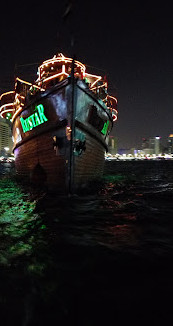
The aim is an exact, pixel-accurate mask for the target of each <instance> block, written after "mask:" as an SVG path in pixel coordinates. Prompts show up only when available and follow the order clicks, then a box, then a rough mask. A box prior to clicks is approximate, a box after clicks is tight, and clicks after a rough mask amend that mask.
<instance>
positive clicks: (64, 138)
mask: <svg viewBox="0 0 173 326" xmlns="http://www.w3.org/2000/svg"><path fill="white" fill-rule="evenodd" d="M73 87H74V88H73ZM72 96H73V97H74V98H73V100H74V102H73V101H72ZM72 103H73V105H74V107H73V105H72ZM72 117H73V121H72ZM111 128H112V119H111V116H110V114H109V112H107V110H106V108H105V106H104V103H102V102H101V101H100V100H98V99H97V98H96V97H95V96H94V95H93V94H92V93H91V91H89V89H88V88H87V85H85V83H83V82H81V81H77V80H75V85H72V83H71V80H67V81H65V82H62V83H60V84H59V85H58V86H56V87H53V88H52V89H51V90H49V91H48V92H44V93H43V94H37V95H36V96H35V97H33V98H31V99H29V100H28V102H27V104H26V105H25V107H24V108H23V109H22V111H21V112H20V113H19V114H18V115H16V117H15V119H14V121H13V139H14V154H15V166H16V173H17V174H18V175H20V176H21V177H23V178H24V179H29V180H30V181H31V182H32V183H34V184H36V185H39V186H46V187H47V188H48V189H51V190H52V189H53V190H57V191H58V192H63V193H64V192H69V191H73V192H74V191H75V190H76V189H78V188H80V187H83V186H84V185H87V184H88V183H90V182H92V181H93V180H98V179H99V178H101V176H102V174H103V169H104V160H105V159H104V155H105V150H106V149H107V145H106V143H107V137H108V134H109V132H110V130H111Z"/></svg>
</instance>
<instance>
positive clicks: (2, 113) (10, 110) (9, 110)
mask: <svg viewBox="0 0 173 326" xmlns="http://www.w3.org/2000/svg"><path fill="white" fill-rule="evenodd" d="M13 111H14V110H13V109H8V110H4V111H3V112H1V113H0V116H1V118H4V117H3V115H4V114H5V113H8V112H13Z"/></svg>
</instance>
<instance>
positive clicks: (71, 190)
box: [68, 55, 76, 195]
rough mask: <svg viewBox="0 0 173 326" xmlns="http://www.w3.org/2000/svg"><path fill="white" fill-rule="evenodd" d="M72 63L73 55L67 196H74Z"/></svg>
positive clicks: (72, 83) (72, 72)
mask: <svg viewBox="0 0 173 326" xmlns="http://www.w3.org/2000/svg"><path fill="white" fill-rule="evenodd" d="M74 62H75V55H73V61H72V69H71V87H72V92H71V96H72V98H71V116H70V118H71V119H70V120H71V121H70V125H71V140H70V156H69V189H68V192H69V195H73V194H74V168H75V167H74V139H75V113H76V109H75V105H76V103H75V77H74Z"/></svg>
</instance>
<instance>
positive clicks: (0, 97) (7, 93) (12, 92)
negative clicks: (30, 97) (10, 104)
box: [0, 91, 15, 100]
mask: <svg viewBox="0 0 173 326" xmlns="http://www.w3.org/2000/svg"><path fill="white" fill-rule="evenodd" d="M14 93H15V91H9V92H6V93H3V94H1V96H0V100H1V99H2V97H3V96H6V95H9V94H14Z"/></svg>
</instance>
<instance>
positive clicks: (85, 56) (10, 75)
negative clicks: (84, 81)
mask: <svg viewBox="0 0 173 326" xmlns="http://www.w3.org/2000/svg"><path fill="white" fill-rule="evenodd" d="M5 3H6V6H5V4H4V7H3V10H2V8H1V19H0V42H1V47H0V49H1V51H0V58H1V60H0V92H3V91H7V90H11V89H12V88H13V85H14V74H16V73H17V72H18V74H19V75H20V73H21V75H20V76H21V77H22V76H24V74H26V75H27V76H28V78H27V77H26V78H27V79H28V80H32V79H35V75H34V74H35V72H36V67H37V65H35V66H26V67H18V68H17V72H16V69H15V65H16V64H17V65H23V64H28V63H41V62H42V61H44V60H46V59H48V58H51V57H52V56H53V55H54V54H56V53H58V52H63V54H64V55H66V56H72V55H73V54H74V53H75V54H76V56H77V59H78V60H79V61H81V62H83V63H84V64H88V65H89V66H92V67H96V68H98V69H102V70H103V71H102V70H100V71H99V70H96V71H95V72H96V73H98V74H99V73H103V74H106V75H107V78H108V82H109V93H110V94H112V95H116V96H117V97H118V111H119V118H118V121H117V123H116V125H115V127H114V128H113V131H112V134H113V135H115V136H117V137H118V144H119V147H120V148H132V147H138V146H140V144H141V139H142V137H150V136H161V137H162V139H163V141H165V140H166V138H167V137H168V135H169V134H170V133H173V18H172V9H171V7H170V6H169V5H168V4H166V2H162V3H161V2H158V3H157V4H156V3H155V2H152V1H150V2H148V3H147V2H146V1H145V2H142V3H141V2H139V1H138V2H133V1H129V2H128V4H127V3H126V2H125V1H116V2H112V1H105V2H100V1H73V3H72V10H71V12H70V14H69V16H67V17H66V19H63V14H64V13H65V11H66V8H67V6H68V5H67V4H68V1H67V3H66V1H56V2H54V1H47V2H43V1H42V2H39V1H35V2H31V1H30V2H25V3H24V2H22V3H20V2H17V4H16V5H15V3H11V2H9V3H8V2H5ZM71 40H74V45H73V46H72V45H71V43H72V41H71ZM88 69H89V68H88ZM90 69H91V68H90ZM19 72H20V73H19ZM91 72H93V71H91Z"/></svg>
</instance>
